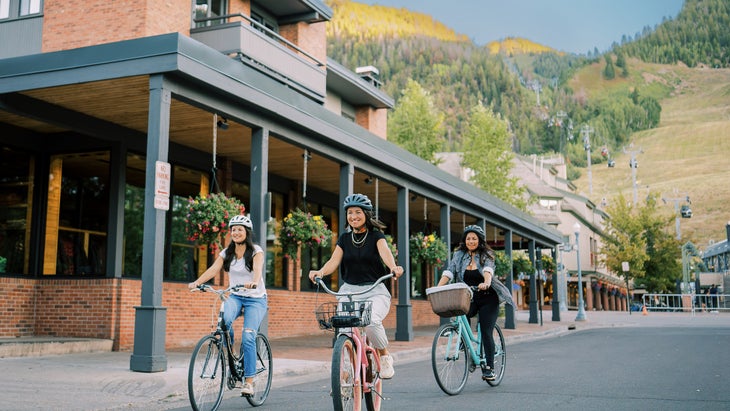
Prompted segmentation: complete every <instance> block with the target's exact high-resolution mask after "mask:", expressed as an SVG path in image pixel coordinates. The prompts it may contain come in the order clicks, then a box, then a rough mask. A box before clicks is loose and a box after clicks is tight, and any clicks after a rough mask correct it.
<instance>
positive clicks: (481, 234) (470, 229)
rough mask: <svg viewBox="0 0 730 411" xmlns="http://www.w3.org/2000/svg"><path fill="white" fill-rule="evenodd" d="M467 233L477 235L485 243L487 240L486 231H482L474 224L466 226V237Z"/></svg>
mask: <svg viewBox="0 0 730 411" xmlns="http://www.w3.org/2000/svg"><path fill="white" fill-rule="evenodd" d="M467 233H474V234H476V235H477V237H479V239H480V240H482V241H484V239H485V238H486V235H485V234H484V229H482V228H481V227H479V226H478V225H474V224H472V225H468V226H466V228H465V229H464V235H466V234H467Z"/></svg>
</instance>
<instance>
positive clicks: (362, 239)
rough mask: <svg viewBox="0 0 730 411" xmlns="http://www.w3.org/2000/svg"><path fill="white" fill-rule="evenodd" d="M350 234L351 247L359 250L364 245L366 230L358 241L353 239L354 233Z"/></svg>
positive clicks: (366, 235) (366, 236)
mask: <svg viewBox="0 0 730 411" xmlns="http://www.w3.org/2000/svg"><path fill="white" fill-rule="evenodd" d="M350 234H351V235H350V236H351V238H352V245H354V246H355V247H357V248H361V247H362V246H363V245H364V244H365V239H366V238H368V230H365V234H364V235H363V236H362V238H360V239H358V238H356V237H355V231H351V232H350Z"/></svg>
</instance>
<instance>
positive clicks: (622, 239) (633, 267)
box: [602, 193, 682, 292]
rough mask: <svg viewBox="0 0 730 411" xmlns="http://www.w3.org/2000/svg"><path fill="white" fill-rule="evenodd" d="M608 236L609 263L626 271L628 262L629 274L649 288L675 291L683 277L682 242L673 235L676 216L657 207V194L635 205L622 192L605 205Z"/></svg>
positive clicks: (606, 253)
mask: <svg viewBox="0 0 730 411" xmlns="http://www.w3.org/2000/svg"><path fill="white" fill-rule="evenodd" d="M606 211H607V212H608V214H609V215H610V216H611V218H610V219H609V220H607V224H606V230H605V232H606V233H607V236H606V238H605V239H604V247H603V250H602V255H603V258H604V262H605V264H606V267H607V268H608V269H609V270H610V271H613V272H616V273H623V271H622V268H621V264H622V262H624V261H626V262H628V263H629V267H630V271H629V273H628V276H629V278H634V281H635V284H642V285H644V286H645V287H646V289H647V291H649V292H668V291H674V284H675V281H676V280H677V279H678V278H681V274H682V273H681V267H680V265H679V263H678V261H679V258H680V257H681V255H680V248H679V242H678V241H677V240H675V239H674V238H673V237H672V234H671V230H670V229H669V228H670V227H671V225H672V224H671V222H672V220H673V217H672V216H671V215H670V216H667V215H662V214H661V213H660V212H659V210H658V209H657V204H656V196H655V195H654V194H651V193H650V195H649V196H648V197H647V201H646V202H645V203H643V204H637V205H636V206H634V205H633V204H632V203H631V202H629V201H627V199H626V198H624V197H623V195H620V196H619V197H617V198H616V199H615V200H614V201H613V202H612V204H611V205H610V206H609V207H608V208H607V209H606Z"/></svg>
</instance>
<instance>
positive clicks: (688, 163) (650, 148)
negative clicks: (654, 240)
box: [574, 60, 730, 248]
mask: <svg viewBox="0 0 730 411" xmlns="http://www.w3.org/2000/svg"><path fill="white" fill-rule="evenodd" d="M631 66H632V67H634V68H633V70H635V71H639V72H641V74H642V76H643V77H644V78H645V79H646V80H647V82H648V83H660V84H662V85H663V86H671V87H672V92H671V94H670V95H669V96H667V97H666V98H664V99H662V100H661V105H662V117H661V122H660V123H659V127H657V128H655V129H651V130H646V131H643V132H639V133H635V134H634V135H632V136H631V137H630V141H631V143H632V144H633V147H625V149H626V151H627V153H623V152H620V151H619V152H616V153H614V159H615V160H616V167H614V168H609V167H606V165H605V164H601V165H598V166H594V167H592V186H593V194H590V193H589V191H590V190H589V188H590V185H589V181H588V176H587V174H588V173H587V172H585V170H584V172H583V173H582V176H581V177H580V178H579V179H578V180H576V181H574V184H575V185H576V186H577V187H579V190H580V191H581V193H582V194H584V195H586V196H588V197H589V198H591V199H592V200H593V201H594V202H595V203H596V204H598V205H600V204H601V202H602V201H603V199H604V198H605V199H606V200H607V201H612V200H613V199H615V197H616V196H617V195H618V194H619V193H621V194H623V195H624V197H625V198H626V199H628V200H629V201H632V200H633V193H634V189H633V181H632V176H631V168H630V167H629V161H630V157H631V156H630V152H632V151H634V152H638V151H639V150H643V152H642V153H637V154H636V159H637V160H638V164H639V166H638V168H637V169H636V181H637V184H636V186H637V189H636V192H637V197H638V200H639V201H643V199H645V198H646V196H647V194H648V193H649V191H651V192H653V193H656V194H658V195H659V196H660V198H661V197H663V198H665V199H666V200H667V204H666V206H665V208H666V212H667V214H673V213H674V207H675V201H674V199H681V200H682V201H679V202H678V205H681V204H684V201H683V200H684V197H685V196H689V197H690V200H691V202H692V204H691V208H692V211H693V216H692V218H689V219H686V218H685V219H680V234H681V237H682V242H685V241H692V242H693V243H694V244H695V245H697V246H698V247H700V248H703V247H704V246H706V245H707V244H708V242H709V241H710V240H715V241H720V240H723V239H724V238H725V223H726V222H728V221H730V184H728V181H730V69H715V70H712V69H702V68H694V69H692V68H687V67H685V66H679V65H675V66H669V65H659V64H648V63H640V62H638V61H636V60H632V61H631ZM587 70H588V69H587ZM584 76H585V74H584ZM586 77H588V76H586ZM574 84H575V86H578V85H577V84H578V83H574ZM594 147H595V148H594V150H597V149H599V148H600V146H599V145H596V144H594ZM675 231H676V230H675Z"/></svg>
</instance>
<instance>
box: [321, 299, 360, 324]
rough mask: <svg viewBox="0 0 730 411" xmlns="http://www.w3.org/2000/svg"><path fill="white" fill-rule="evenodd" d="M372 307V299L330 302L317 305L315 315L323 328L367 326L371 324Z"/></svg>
mask: <svg viewBox="0 0 730 411" xmlns="http://www.w3.org/2000/svg"><path fill="white" fill-rule="evenodd" d="M372 309H373V302H372V301H345V302H340V303H336V302H329V303H324V304H322V305H320V306H319V307H317V310H316V311H315V315H316V316H317V323H319V328H321V329H323V330H332V329H335V328H351V327H365V326H367V325H369V324H370V314H371V312H372Z"/></svg>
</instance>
